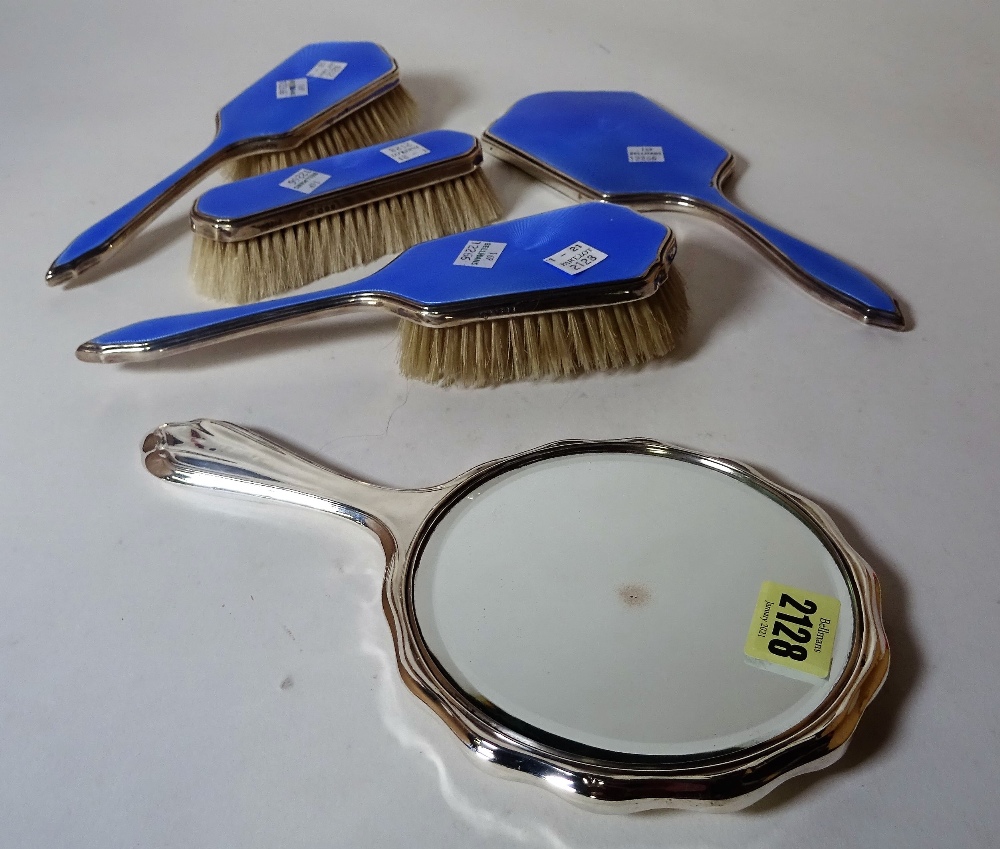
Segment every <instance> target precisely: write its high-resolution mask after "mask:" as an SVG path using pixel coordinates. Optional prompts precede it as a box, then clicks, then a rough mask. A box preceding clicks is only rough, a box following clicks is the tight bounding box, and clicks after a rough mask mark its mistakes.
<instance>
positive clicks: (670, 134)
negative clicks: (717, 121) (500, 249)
mask: <svg viewBox="0 0 1000 849" xmlns="http://www.w3.org/2000/svg"><path fill="white" fill-rule="evenodd" d="M486 133H487V135H488V136H493V137H495V138H496V139H498V140H499V141H502V142H504V143H505V144H507V145H509V146H511V147H513V148H516V149H517V150H520V151H521V152H522V153H525V154H527V155H528V156H530V157H532V158H533V159H537V160H539V161H541V162H543V163H545V164H546V165H548V166H549V167H550V168H553V169H555V170H556V171H559V172H561V173H563V174H565V175H566V176H567V177H570V178H572V179H573V180H575V181H576V182H578V183H582V184H583V185H585V186H588V187H590V188H591V189H594V190H596V191H597V192H599V193H600V194H601V195H602V196H603V197H606V198H608V199H610V200H614V199H615V197H616V196H622V195H641V194H647V195H648V194H671V195H677V194H692V195H695V196H698V197H703V196H704V195H705V194H706V192H707V191H710V188H711V185H712V179H713V178H714V177H715V174H716V172H717V171H718V170H719V168H720V167H721V166H722V165H723V163H725V162H726V160H727V159H728V158H729V153H728V151H726V149H725V148H723V147H721V146H719V145H717V144H716V143H715V142H713V141H711V140H710V139H707V138H705V137H704V136H703V135H701V133H699V132H697V131H696V130H694V129H692V128H691V127H689V126H688V125H687V124H685V123H684V122H683V121H681V120H679V119H677V118H675V117H674V116H673V115H671V114H670V113H669V112H667V111H666V110H665V109H664V108H663V107H662V106H659V105H658V104H656V103H654V102H653V101H651V100H649V99H647V98H645V97H643V96H642V95H640V94H636V93H634V92H628V91H550V92H544V93H542V94H534V95H531V96H530V97H525V98H524V99H523V100H519V101H518V102H517V103H515V104H514V105H513V106H511V108H510V109H509V110H508V111H507V113H506V114H505V115H503V116H502V117H500V118H498V119H497V120H496V121H494V122H493V123H492V124H491V125H490V127H489V129H488V130H487V131H486ZM656 147H660V148H662V149H663V160H664V161H663V162H654V161H632V162H630V161H629V148H634V149H635V148H656ZM654 155H655V154H654ZM642 156H643V154H642V153H641V152H638V151H637V152H635V153H633V158H641V157H642Z"/></svg>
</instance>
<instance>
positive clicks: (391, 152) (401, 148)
mask: <svg viewBox="0 0 1000 849" xmlns="http://www.w3.org/2000/svg"><path fill="white" fill-rule="evenodd" d="M379 153H384V154H385V155H386V156H388V157H389V158H390V159H392V160H394V161H395V162H409V161H410V160H411V159H416V158H417V157H418V156H423V155H424V154H427V153H430V151H429V150H428V149H427V148H426V147H424V146H423V145H422V144H418V143H417V142H415V141H412V140H410V141H405V142H400V143H399V144H394V145H392V146H390V147H383V148H382V149H381V150H379Z"/></svg>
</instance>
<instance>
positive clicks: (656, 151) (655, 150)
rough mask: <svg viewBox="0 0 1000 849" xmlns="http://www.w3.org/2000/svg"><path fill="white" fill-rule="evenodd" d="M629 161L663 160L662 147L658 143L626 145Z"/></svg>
mask: <svg viewBox="0 0 1000 849" xmlns="http://www.w3.org/2000/svg"><path fill="white" fill-rule="evenodd" d="M628 161H629V162H663V161H664V160H663V148H662V147H660V146H659V145H647V146H645V147H632V146H631V145H630V146H629V147H628Z"/></svg>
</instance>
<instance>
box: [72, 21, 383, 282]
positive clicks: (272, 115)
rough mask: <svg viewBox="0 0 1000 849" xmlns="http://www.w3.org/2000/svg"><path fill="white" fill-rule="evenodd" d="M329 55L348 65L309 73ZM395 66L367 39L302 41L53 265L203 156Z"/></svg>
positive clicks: (289, 125)
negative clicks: (300, 83)
mask: <svg viewBox="0 0 1000 849" xmlns="http://www.w3.org/2000/svg"><path fill="white" fill-rule="evenodd" d="M324 59H326V60H329V61H335V62H344V63H346V65H347V67H346V68H344V70H343V71H341V72H340V73H339V74H338V75H337V76H336V77H335V78H334V79H332V80H325V79H321V78H318V77H306V74H308V73H309V71H311V70H312V69H313V67H314V66H315V65H316V63H317V62H319V61H321V60H324ZM392 67H393V61H392V59H391V58H390V57H389V55H388V54H387V53H386V52H385V51H384V50H383V49H382V48H381V47H379V46H378V45H377V44H373V43H372V42H368V41H327V42H321V43H318V44H310V45H307V46H306V47H303V48H302V49H301V50H299V51H297V52H296V53H294V54H293V55H292V56H289V57H288V58H287V59H286V60H285V61H284V62H282V63H281V64H280V65H278V66H277V67H276V68H275V69H274V70H272V71H270V72H269V73H267V74H265V75H264V76H263V77H261V78H260V79H259V80H257V82H255V83H254V84H253V85H251V86H250V87H249V88H247V89H246V90H245V91H243V92H242V93H241V94H238V95H237V96H236V97H235V98H233V99H232V100H231V101H229V103H227V104H226V105H225V106H223V107H222V109H220V110H219V131H218V133H217V135H216V137H215V139H214V140H213V141H212V143H211V144H210V145H209V146H208V148H207V149H206V150H204V151H203V152H202V153H200V154H199V155H198V156H196V157H195V158H194V159H192V160H191V161H190V162H189V163H187V164H186V165H184V166H182V167H181V168H179V169H178V170H177V171H175V172H174V173H173V174H171V175H170V176H169V177H166V178H165V179H163V180H161V181H160V182H159V183H157V184H156V185H155V186H153V188H151V189H148V190H147V191H145V192H143V193H142V194H141V195H139V196H138V197H136V198H133V199H132V200H130V201H129V202H128V203H127V204H125V205H124V206H122V207H121V208H119V209H117V210H115V211H114V212H112V213H111V214H110V215H108V216H107V217H106V218H103V219H101V220H100V221H98V222H97V223H96V224H94V225H92V226H91V227H89V228H88V229H87V230H85V231H84V232H83V233H81V234H80V235H79V236H77V237H76V238H75V239H74V240H73V241H72V242H71V243H70V245H69V246H68V247H67V248H66V249H65V250H64V251H63V252H62V253H61V254H59V256H58V257H57V258H56V261H55V263H54V265H55V266H61V265H65V264H66V263H69V262H72V261H74V260H75V259H77V258H78V257H80V256H82V255H83V254H85V253H87V252H88V251H92V250H97V249H98V248H100V247H101V246H102V245H104V244H105V243H106V242H109V241H110V240H112V239H113V237H114V236H115V235H117V234H118V232H119V231H120V230H122V228H124V227H125V226H126V225H128V224H129V223H130V222H131V221H132V220H133V219H134V218H135V216H136V215H138V214H139V213H140V212H141V211H142V210H143V209H145V208H146V206H148V205H149V204H150V203H151V202H152V201H153V200H155V199H156V198H157V197H159V196H160V195H161V194H162V193H163V192H164V191H165V190H166V189H167V188H169V187H170V186H171V185H173V183H175V182H176V181H177V180H178V179H180V178H181V177H183V176H184V175H185V174H187V173H188V172H189V171H190V170H191V169H192V168H193V167H194V166H195V165H197V164H198V163H199V162H202V161H204V160H206V159H208V158H209V157H210V156H211V155H213V154H215V153H217V152H218V151H220V150H222V149H224V148H226V147H228V146H229V145H231V144H235V143H236V142H239V141H242V140H244V139H248V138H258V137H261V136H263V137H267V136H277V135H281V134H284V133H287V132H289V131H290V130H292V129H294V128H295V127H297V126H298V125H299V124H302V123H304V122H305V121H308V120H309V119H310V118H312V117H313V116H314V115H317V114H319V113H320V112H323V111H324V110H326V109H329V108H330V107H332V106H334V105H336V104H337V103H339V102H340V101H342V100H344V99H346V98H348V97H351V96H352V95H353V94H354V93H355V92H357V91H358V90H359V89H361V88H364V87H365V86H367V85H370V84H371V83H373V82H374V81H375V80H377V79H379V78H380V77H383V76H385V75H386V74H387V73H389V71H391V70H392ZM302 77H306V79H307V80H308V87H309V93H308V94H306V95H303V96H301V97H285V98H278V97H277V96H276V91H277V89H276V86H277V83H278V82H279V81H280V80H289V79H299V78H302Z"/></svg>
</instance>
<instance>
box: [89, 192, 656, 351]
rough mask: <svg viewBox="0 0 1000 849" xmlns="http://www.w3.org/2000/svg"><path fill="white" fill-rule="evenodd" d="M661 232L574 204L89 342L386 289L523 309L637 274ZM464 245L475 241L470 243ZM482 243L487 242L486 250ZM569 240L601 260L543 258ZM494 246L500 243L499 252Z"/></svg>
mask: <svg viewBox="0 0 1000 849" xmlns="http://www.w3.org/2000/svg"><path fill="white" fill-rule="evenodd" d="M668 233H669V230H668V229H667V228H666V227H664V226H663V225H662V224H660V223H658V222H656V221H653V220H651V219H649V218H645V217H643V216H642V215H639V213H637V212H633V211H632V210H631V209H626V208H625V207H622V206H616V205H614V204H609V203H587V204H581V205H579V206H572V207H569V208H567V209H557V210H555V211H553V212H544V213H542V214H540V215H533V216H530V217H528V218H520V219H517V220H515V221H504V222H501V223H499V224H492V225H490V226H489V227H480V228H478V229H476V230H469V231H466V232H465V233H457V234H455V235H454V236H445V237H444V238H443V239H435V240H433V241H431V242H424V243H422V244H419V245H416V246H414V247H412V248H409V249H408V250H406V251H404V252H403V253H402V254H400V255H399V256H398V257H397V258H396V259H395V260H393V261H392V262H390V263H389V264H388V265H386V266H385V267H384V268H381V269H380V270H378V271H376V272H375V273H374V274H372V275H370V276H369V277H365V278H362V279H361V280H357V281H355V282H353V283H348V284H346V285H343V286H339V287H336V288H333V289H322V290H319V291H316V292H305V293H302V294H299V295H291V296H288V297H284V298H275V299H272V300H268V301H260V302H258V303H255V304H246V305H244V306H239V307H224V308H222V309H216V310H209V311H207V312H198V313H188V314H187V315H173V316H166V317H163V318H154V319H148V320H146V321H140V322H138V323H136V324H131V325H129V326H128V327H122V328H119V329H118V330H112V331H111V332H109V333H105V334H103V335H101V336H98V337H96V338H95V339H92V340H91V342H92V343H93V344H97V345H106V346H113V345H137V344H156V343H157V342H161V341H163V340H166V339H169V338H172V337H176V336H178V335H181V334H185V333H191V332H193V331H197V330H200V329H204V328H207V327H212V326H215V325H219V324H225V323H228V322H232V321H239V320H241V319H245V318H249V317H251V316H255V315H261V314H269V315H279V314H280V313H281V311H282V310H286V309H288V310H290V309H295V308H296V307H297V306H298V305H301V304H311V303H317V302H320V303H321V302H323V301H326V300H329V299H336V298H339V297H340V296H342V295H349V294H358V293H366V292H382V293H386V294H392V295H395V296H397V297H400V298H405V299H406V300H408V301H411V302H413V303H415V304H418V305H423V306H427V307H437V306H446V305H457V304H461V303H463V302H469V301H478V300H484V299H490V298H501V299H502V298H505V297H506V298H512V299H516V300H517V301H518V303H520V304H521V305H522V306H523V304H524V302H525V299H526V298H528V299H530V298H531V296H532V295H533V294H536V293H537V294H544V293H547V292H556V291H559V290H561V289H571V288H577V287H582V286H589V285H600V284H608V283H612V282H615V281H618V280H635V279H639V278H641V277H642V276H643V275H645V274H646V272H648V271H649V269H650V267H651V266H653V264H654V263H656V261H657V259H658V257H659V256H660V251H661V248H662V245H663V242H664V240H665V239H666V238H667V234H668ZM470 242H472V243H477V244H474V245H472V246H471V248H470V245H469V243H470ZM484 242H491V243H494V244H492V245H491V246H489V247H488V248H487V246H484V245H483V244H482V243H484ZM576 242H583V243H584V244H586V245H588V246H589V247H591V248H596V249H597V250H599V251H601V252H603V253H605V254H607V257H606V258H605V259H603V260H601V261H600V262H598V263H596V264H594V265H593V266H591V267H589V268H586V269H585V270H583V271H581V272H579V273H577V274H575V275H570V274H568V273H567V272H566V271H563V270H561V269H559V268H556V267H554V266H552V265H550V264H549V263H547V262H546V261H545V260H546V258H547V257H550V256H553V255H554V254H557V253H559V252H560V251H563V250H564V249H566V248H568V247H569V246H571V245H574V244H575V243H576ZM496 243H500V244H502V245H503V246H504V247H503V248H502V249H500V250H498V247H499V246H498V245H497V244H496ZM486 249H488V250H492V251H494V252H497V253H498V255H497V257H496V262H495V263H494V264H493V266H492V267H484V266H482V265H481V266H479V267H475V266H468V265H456V264H455V262H456V260H458V259H459V258H460V257H462V256H464V255H471V256H482V255H483V253H484V251H485V250H486Z"/></svg>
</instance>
